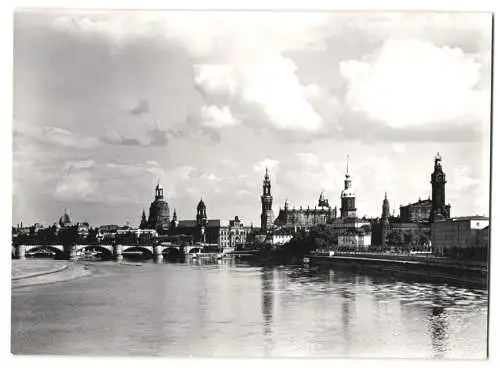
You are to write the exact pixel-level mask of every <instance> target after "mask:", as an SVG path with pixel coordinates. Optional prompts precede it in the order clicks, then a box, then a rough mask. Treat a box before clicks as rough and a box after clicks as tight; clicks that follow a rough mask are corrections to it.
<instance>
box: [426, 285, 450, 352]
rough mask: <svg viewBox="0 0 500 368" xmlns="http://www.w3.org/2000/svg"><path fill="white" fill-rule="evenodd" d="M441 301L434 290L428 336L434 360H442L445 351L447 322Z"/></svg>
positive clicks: (437, 292)
mask: <svg viewBox="0 0 500 368" xmlns="http://www.w3.org/2000/svg"><path fill="white" fill-rule="evenodd" d="M442 303H443V301H442V299H441V296H440V294H439V291H438V290H436V289H434V297H433V299H432V304H433V306H432V308H431V313H430V316H429V321H430V323H429V326H430V330H431V331H430V336H431V342H432V350H433V351H434V357H435V358H442V357H443V356H444V353H445V352H446V350H447V336H448V334H447V329H448V321H447V315H446V313H445V309H444V307H443V306H442Z"/></svg>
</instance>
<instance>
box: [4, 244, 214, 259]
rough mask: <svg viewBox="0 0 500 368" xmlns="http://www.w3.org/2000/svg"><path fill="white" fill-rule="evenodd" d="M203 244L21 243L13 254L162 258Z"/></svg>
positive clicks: (21, 256)
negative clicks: (131, 254)
mask: <svg viewBox="0 0 500 368" xmlns="http://www.w3.org/2000/svg"><path fill="white" fill-rule="evenodd" d="M203 246H204V245H203V244H194V245H178V244H172V243H160V244H155V245H140V244H73V245H63V244H20V245H15V246H13V247H12V253H13V254H12V255H13V256H14V257H15V258H18V259H24V258H25V257H26V256H27V255H30V254H33V253H36V252H43V251H46V252H51V253H55V256H56V257H57V258H64V259H76V258H78V257H79V256H80V255H82V254H84V253H85V252H86V251H98V252H102V253H103V254H104V255H105V256H107V257H110V258H111V257H112V258H118V259H119V258H122V257H123V254H124V253H127V252H130V251H138V252H141V253H142V254H144V255H146V256H151V257H155V258H161V257H163V256H168V255H171V254H176V255H186V254H189V253H195V252H199V251H201V250H202V249H203Z"/></svg>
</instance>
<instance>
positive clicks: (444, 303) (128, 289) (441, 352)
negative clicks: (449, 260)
mask: <svg viewBox="0 0 500 368" xmlns="http://www.w3.org/2000/svg"><path fill="white" fill-rule="evenodd" d="M140 264H141V266H140V267H138V266H136V265H134V264H114V263H111V262H109V263H107V262H96V263H95V264H92V265H90V266H89V267H90V268H91V269H92V270H93V271H94V273H93V275H92V276H90V277H84V278H80V279H76V280H71V281H67V282H62V283H54V284H47V285H38V286H29V287H24V288H17V289H13V290H12V352H13V353H14V354H65V355H94V356H96V355H115V356H116V355H146V356H170V357H188V356H195V357H240V358H246V357H357V358H362V357H394V358H445V359H448V358H451V359H481V358H485V357H486V346H487V310H488V308H487V307H488V297H487V291H486V290H479V289H468V288H462V287H456V286H448V285H446V284H439V283H415V282H403V281H401V280H397V279H393V278H390V277H385V276H380V275H369V274H368V275H367V274H358V273H356V272H355V271H349V270H345V269H343V270H337V269H317V268H307V267H299V266H293V267H292V266H290V267H251V266H249V265H246V264H244V263H237V262H235V261H234V260H222V261H213V262H203V261H200V260H198V261H189V262H186V263H167V262H165V263H161V264H155V263H154V262H152V261H151V262H143V263H142V262H141V263H140Z"/></svg>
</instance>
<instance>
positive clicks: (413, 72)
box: [340, 39, 489, 128]
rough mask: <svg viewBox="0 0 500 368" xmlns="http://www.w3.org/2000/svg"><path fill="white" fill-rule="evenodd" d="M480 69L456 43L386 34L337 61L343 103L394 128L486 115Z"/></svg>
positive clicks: (487, 99)
mask: <svg viewBox="0 0 500 368" xmlns="http://www.w3.org/2000/svg"><path fill="white" fill-rule="evenodd" d="M480 68H481V64H480V63H479V62H478V60H477V58H476V57H475V56H474V55H470V54H466V53H464V52H463V51H462V50H461V49H459V48H450V47H437V46H435V45H433V44H432V43H430V42H427V41H420V40H417V39H410V40H399V39H389V40H388V41H386V42H385V43H384V45H383V46H382V48H381V49H380V50H378V51H377V52H375V53H372V54H370V55H367V56H366V57H365V58H364V59H363V60H349V61H343V62H341V63H340V72H341V75H342V77H343V78H344V79H345V81H346V84H347V94H346V103H347V105H348V106H349V107H350V108H351V109H353V110H355V111H361V112H364V113H366V114H367V115H368V116H369V117H370V118H372V119H375V120H378V121H382V122H384V123H386V124H388V125H390V126H392V127H395V128H409V127H415V126H421V125H424V126H425V125H431V124H441V123H450V122H452V123H458V124H460V123H462V124H463V123H471V122H476V121H478V120H479V121H484V119H487V118H488V115H489V98H488V91H487V90H477V89H476V86H477V84H478V83H479V81H480Z"/></svg>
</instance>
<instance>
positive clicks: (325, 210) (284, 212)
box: [274, 192, 337, 229]
mask: <svg viewBox="0 0 500 368" xmlns="http://www.w3.org/2000/svg"><path fill="white" fill-rule="evenodd" d="M336 217H337V208H336V207H335V208H331V207H330V205H329V204H328V199H327V198H326V194H325V193H324V192H321V194H320V196H319V200H318V205H317V206H315V207H314V208H309V207H307V208H302V207H300V208H298V209H296V208H295V207H293V208H290V206H289V204H288V200H285V206H284V208H283V209H281V208H280V210H279V214H278V217H277V218H276V220H275V221H274V224H275V225H276V226H278V227H283V228H294V229H305V228H308V227H311V226H316V225H324V224H327V223H329V222H331V221H332V220H333V219H335V218H336Z"/></svg>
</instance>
